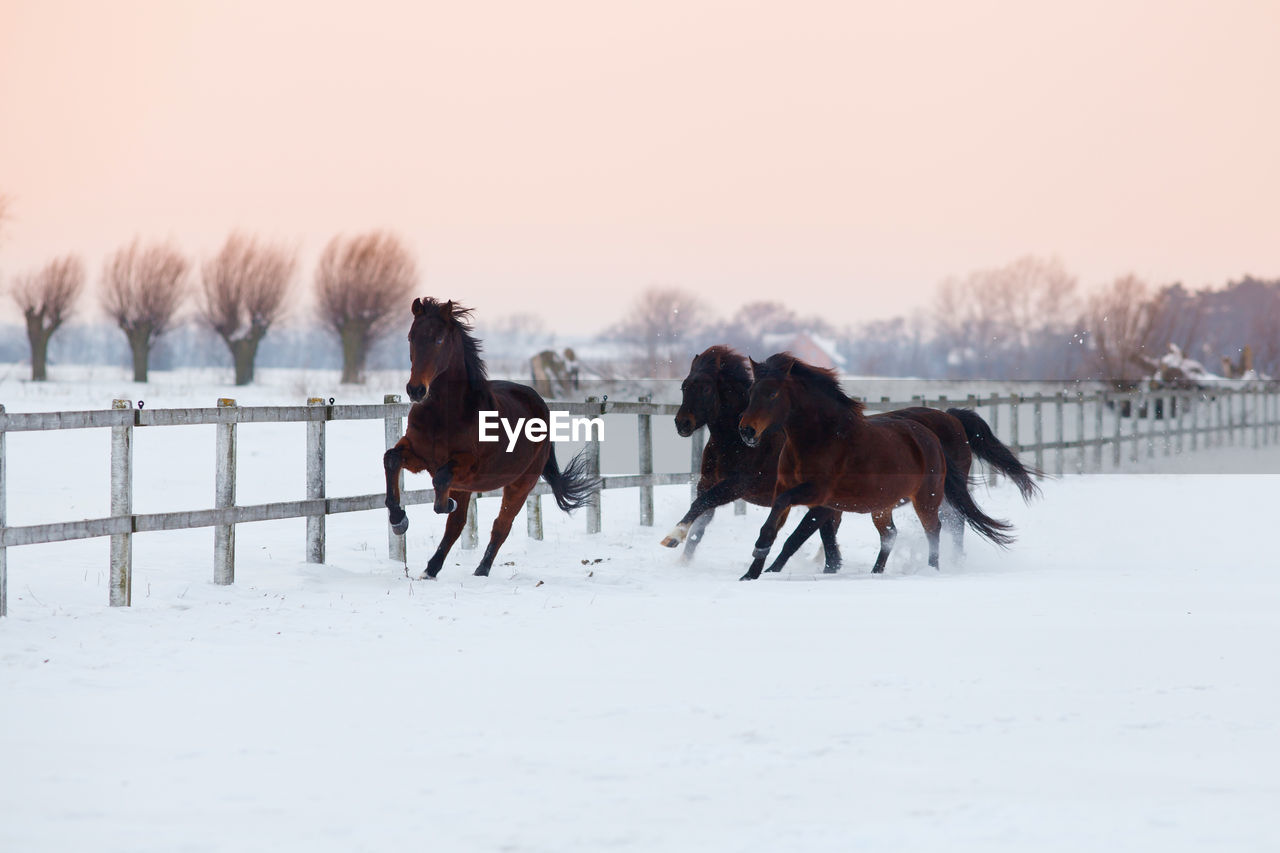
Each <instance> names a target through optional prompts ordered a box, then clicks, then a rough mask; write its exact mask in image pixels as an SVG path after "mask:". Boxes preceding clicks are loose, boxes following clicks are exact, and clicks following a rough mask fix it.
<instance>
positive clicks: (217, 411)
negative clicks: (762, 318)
mask: <svg viewBox="0 0 1280 853" xmlns="http://www.w3.org/2000/svg"><path fill="white" fill-rule="evenodd" d="M548 403H549V405H550V406H551V408H553V409H557V410H562V411H567V412H569V413H570V414H571V415H579V416H583V415H585V416H589V417H594V416H598V415H603V414H606V413H607V414H610V415H634V416H635V417H636V418H637V419H638V425H637V426H638V428H637V435H638V437H639V441H638V447H637V454H638V456H637V465H638V473H636V474H627V475H616V476H605V477H603V478H602V488H603V489H627V488H635V489H638V491H639V497H640V501H639V504H640V506H639V523H640V524H641V525H644V526H652V525H653V523H654V513H653V489H654V487H656V486H664V485H676V484H681V483H688V484H690V491H691V493H692V492H693V491H694V487H695V484H696V472H697V471H698V468H699V463H700V460H701V458H702V448H703V442H704V435H705V430H699V431H698V432H696V433H695V434H694V436H693V440H692V442H691V446H690V468H689V471H687V472H682V473H654V471H653V426H652V418H653V417H654V416H655V415H657V416H667V417H670V416H672V415H674V414H675V413H676V411H677V410H678V408H679V407H678V406H676V405H673V404H664V403H654V402H651V401H648V400H640V401H636V402H616V401H609V400H607V398H606V399H605V400H604V401H601V400H597V399H595V398H588V399H587V400H586V401H585V402H566V401H548ZM866 403H867V408H868V409H869V410H871V411H888V410H891V409H897V408H904V407H906V406H919V405H927V406H933V407H936V408H944V409H945V408H948V407H949V406H955V405H959V406H964V407H967V408H972V409H975V410H976V411H978V412H979V413H980V414H981V415H982V416H983V417H984V418H986V420H987V421H988V423H990V424H991V426H992V428H993V430H995V432H996V434H997V435H999V436H1000V437H1001V440H1003V441H1004V442H1005V443H1006V444H1008V445H1009V446H1010V447H1011V448H1012V449H1013V450H1014V452H1016V453H1018V454H1019V455H1024V456H1025V455H1030V456H1031V457H1032V459H1031V460H1030V461H1033V462H1034V464H1035V466H1036V467H1037V468H1039V469H1041V470H1043V471H1046V472H1047V473H1051V474H1058V475H1061V474H1063V473H1064V472H1066V471H1067V470H1071V471H1074V472H1079V473H1083V472H1086V471H1101V470H1105V469H1106V465H1105V464H1104V463H1105V462H1106V453H1105V449H1106V448H1109V449H1110V454H1109V455H1110V467H1111V469H1112V470H1119V469H1120V468H1121V466H1122V463H1123V461H1124V460H1125V458H1126V457H1127V458H1128V459H1129V460H1130V461H1134V462H1136V461H1138V460H1139V459H1141V458H1142V457H1144V456H1145V457H1147V458H1152V457H1155V456H1156V455H1157V453H1160V454H1162V455H1165V456H1169V455H1171V454H1173V453H1175V452H1178V453H1180V452H1183V451H1186V450H1198V449H1202V448H1207V447H1210V446H1221V445H1224V444H1228V445H1229V444H1238V445H1240V446H1245V445H1246V444H1249V445H1251V446H1252V447H1254V448H1258V447H1261V446H1263V445H1267V444H1272V443H1275V442H1277V441H1280V393H1278V389H1277V387H1276V386H1275V384H1268V385H1267V386H1265V387H1263V386H1259V387H1257V388H1249V389H1220V390H1212V391H1202V390H1194V391H1191V390H1187V391H1171V390H1159V391H1132V392H1127V393H1112V392H1103V391H1100V392H1096V393H1090V394H1084V393H1078V394H1068V393H1059V394H1054V395H1046V394H1034V395H1025V396H1024V395H1018V394H1005V395H991V396H988V397H981V398H979V397H975V396H969V397H966V398H963V399H948V398H946V397H938V398H929V399H926V398H922V397H914V398H912V399H911V400H898V401H894V400H890V399H888V398H881V399H880V400H879V401H866ZM408 411H409V405H408V404H406V403H403V402H401V401H400V398H399V397H398V396H389V397H387V398H386V401H385V402H384V403H383V404H382V405H377V404H369V405H335V404H334V402H333V400H332V399H329V400H324V399H320V398H312V399H310V400H308V402H307V405H305V406H253V407H239V406H236V405H235V401H233V400H226V399H224V400H219V401H218V405H217V406H216V407H212V408H193V409H140V408H135V407H134V406H133V404H132V403H131V402H130V401H128V400H117V401H115V402H114V404H113V408H111V409H108V410H96V411H82V412H39V413H12V414H9V413H5V411H4V407H3V406H0V616H3V615H4V614H5V613H6V612H7V549H8V548H9V547H10V546H15V545H33V544H38V543H44V542H65V541H70V540H74V539H86V538H94V537H102V536H108V537H110V539H111V547H110V583H109V601H110V604H111V605H112V606H125V605H128V604H129V603H130V599H131V583H132V565H133V557H132V536H133V534H135V533H145V532H148V531H153V530H182V529H188V528H197V527H212V528H214V557H213V563H214V565H213V580H214V583H218V584H229V583H232V582H233V581H234V580H235V526H236V525H237V524H242V523H245V522H252V521H267V520H273V519H286V518H306V520H307V524H306V555H307V560H308V561H310V562H314V563H322V562H324V559H325V518H326V517H327V516H329V515H334V514H337V513H344V512H359V511H362V510H379V511H382V510H384V508H385V507H384V498H385V495H384V494H383V493H382V492H377V493H374V494H366V495H352V496H344V497H330V496H328V495H326V494H325V424H327V423H328V422H330V421H346V420H382V421H384V423H385V437H386V445H387V447H390V446H391V445H392V444H394V443H395V441H397V440H398V439H399V438H400V436H401V435H402V434H403V423H404V421H403V419H404V417H405V416H406V415H407V414H408ZM1046 414H1048V415H1049V416H1048V417H1046ZM254 423H305V424H306V433H307V451H306V459H307V470H306V498H305V499H303V500H296V501H281V502H276V503H266V504H252V505H239V504H237V503H236V431H237V428H238V427H239V425H240V424H254ZM1126 423H1127V424H1128V427H1127V428H1126V427H1125V424H1126ZM196 424H213V425H215V426H216V440H215V469H216V476H215V500H214V507H213V508H212V509H205V510H192V511H181V512H163V513H144V514H138V513H134V512H133V437H134V430H135V429H138V428H143V427H162V426H179V425H181V426H187V425H196ZM1046 424H1048V425H1050V435H1049V437H1047V438H1046V435H1045V433H1046ZM1144 425H1145V426H1144ZM1108 427H1109V428H1108ZM92 428H104V429H109V430H111V506H110V512H111V514H110V515H109V516H107V517H105V518H93V519H85V520H82V521H64V522H56V523H52V524H37V525H28V526H20V527H9V526H8V525H7V521H6V519H7V516H6V507H7V503H8V496H7V491H6V490H7V483H6V468H7V466H6V462H5V447H6V444H5V436H6V435H7V434H8V433H11V432H31V431H51V430H64V429H92ZM1090 428H1092V429H1091V430H1090ZM1028 429H1029V430H1030V432H1031V440H1030V441H1027V440H1025V439H1026V435H1025V433H1026V431H1027V430H1028ZM1126 448H1127V450H1128V453H1127V454H1126V452H1125V451H1126ZM587 450H588V459H589V462H590V466H591V470H592V472H593V473H594V474H599V471H600V441H599V439H598V438H592V439H591V440H590V441H588V443H587ZM1050 453H1052V454H1053V456H1052V465H1049V466H1048V467H1046V461H1048V459H1049V454H1050ZM1068 456H1070V459H1069V458H1068ZM401 478H402V482H401V494H402V498H401V500H402V503H403V504H404V505H406V506H408V505H411V504H424V503H431V502H432V501H433V499H434V493H433V491H432V490H431V489H416V490H404V488H403V474H402V475H401ZM548 493H550V488H549V487H548V486H547V484H546V483H544V482H539V483H538V485H537V487H536V488H535V489H534V492H533V493H532V494H531V495H530V496H529V499H528V503H527V504H526V517H527V524H528V532H529V535H530V536H531V537H533V538H535V539H541V538H542V503H541V500H542V496H543V495H545V494H548ZM498 494H501V492H493V493H490V495H498ZM475 507H476V501H472V503H471V510H470V514H469V516H468V519H467V527H466V530H465V532H464V534H463V536H462V540H461V542H460V547H462V548H475V547H476V546H477V543H478V532H477V524H476V515H475ZM736 511H737V512H738V513H743V512H745V505H744V504H742V503H741V502H739V503H738V504H737V506H736ZM586 527H587V532H588V533H598V532H599V531H600V529H601V508H600V501H599V499H598V497H597V499H596V500H595V501H593V502H592V503H591V504H590V505H589V506H588V508H587V511H586ZM387 531H388V533H387V535H388V554H389V555H390V557H391V558H392V559H395V560H400V561H402V562H403V561H404V560H405V559H406V553H405V543H404V537H402V536H397V535H396V534H395V533H393V532H392V531H391V529H390V526H388V528H387Z"/></svg>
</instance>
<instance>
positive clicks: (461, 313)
mask: <svg viewBox="0 0 1280 853" xmlns="http://www.w3.org/2000/svg"><path fill="white" fill-rule="evenodd" d="M428 312H430V313H431V314H434V315H435V316H437V317H439V318H440V319H441V320H443V321H444V324H445V326H449V327H453V328H456V329H457V331H458V334H459V335H460V336H461V337H462V364H463V367H464V368H465V369H466V372H467V385H468V387H470V388H471V390H473V391H482V390H484V389H485V388H486V387H487V386H488V382H489V369H488V368H487V367H485V364H484V360H483V359H481V358H480V350H481V342H480V341H478V340H476V338H474V337H472V335H471V330H472V313H473V309H471V308H464V307H463V306H461V305H459V304H458V303H456V302H453V301H452V300H450V301H449V302H440V301H439V300H437V299H435V298H434V297H431V296H427V297H424V298H423V299H422V313H423V314H427V313H428Z"/></svg>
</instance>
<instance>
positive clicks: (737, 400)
mask: <svg viewBox="0 0 1280 853" xmlns="http://www.w3.org/2000/svg"><path fill="white" fill-rule="evenodd" d="M750 385H751V374H750V373H749V371H748V369H747V359H746V357H745V356H743V355H740V354H739V353H737V352H735V351H734V350H732V349H731V348H729V347H726V346H713V347H710V348H709V349H707V350H706V351H704V352H702V353H701V354H699V355H697V356H695V357H694V359H693V362H692V364H691V365H690V369H689V375H688V376H687V377H686V378H685V380H684V383H683V384H682V385H681V386H680V390H681V394H682V399H681V404H680V410H679V411H678V412H677V413H676V417H675V424H676V432H677V433H679V434H680V435H681V436H685V437H687V436H689V435H692V434H693V431H694V430H696V429H699V428H701V427H702V426H704V425H705V426H706V427H707V431H708V434H709V435H708V438H707V444H706V448H705V449H704V450H703V454H702V466H701V478H700V480H699V483H698V497H697V498H696V499H695V500H694V502H693V503H692V504H691V505H690V507H689V511H688V512H687V513H685V515H684V517H683V518H681V519H680V522H679V523H678V524H677V525H676V527H675V528H674V529H673V530H672V531H671V533H669V534H668V535H667V536H666V538H664V539H663V540H662V544H663V545H665V546H667V547H669V548H675V547H677V546H679V544H680V542H681V541H682V540H684V541H685V548H684V555H683V556H684V559H686V560H689V559H692V557H693V554H694V552H695V550H696V548H697V546H698V543H699V542H700V541H701V538H702V535H703V533H704V531H705V530H706V527H707V525H708V524H709V523H710V522H711V520H712V517H713V516H714V515H715V510H716V508H717V507H719V506H723V505H724V504H726V503H728V502H730V501H732V500H737V499H739V498H741V499H743V500H746V501H748V502H750V503H753V504H757V505H759V506H771V505H772V503H773V492H774V484H775V483H776V482H777V467H778V463H777V460H778V454H779V453H780V452H781V449H782V443H783V436H782V433H781V430H772V431H770V432H769V433H768V434H767V435H766V436H763V437H762V438H761V442H760V443H759V444H758V445H757V446H756V447H754V448H752V447H748V446H747V445H745V444H744V443H743V442H742V439H741V438H740V437H739V435H738V422H739V420H740V418H741V416H742V412H743V411H744V410H745V409H746V406H747V398H748V392H749V389H750ZM892 418H906V419H908V420H914V421H917V422H919V423H920V424H922V425H924V426H925V427H927V428H929V429H930V430H932V431H933V432H934V434H936V435H937V436H938V440H939V441H940V442H941V444H942V451H943V455H944V456H946V457H947V461H948V464H949V465H954V466H956V467H958V468H959V469H960V471H961V473H962V474H963V475H964V476H965V477H966V478H967V477H968V476H969V469H970V467H971V466H972V461H973V457H975V456H976V457H977V458H979V459H982V460H983V461H985V462H987V463H988V464H989V465H991V466H992V467H994V468H996V469H997V470H999V471H1001V472H1002V473H1004V474H1005V475H1006V476H1008V477H1010V478H1011V479H1012V480H1014V482H1015V483H1016V484H1017V485H1018V487H1019V489H1020V490H1021V491H1022V493H1023V497H1024V498H1026V499H1030V497H1031V496H1032V495H1034V493H1035V492H1036V491H1037V488H1036V486H1035V484H1034V482H1032V480H1031V474H1032V473H1034V469H1027V468H1026V467H1025V466H1023V465H1022V463H1021V462H1020V461H1019V460H1018V458H1017V457H1016V456H1015V455H1013V453H1012V452H1011V451H1010V450H1009V449H1008V448H1007V447H1006V446H1005V445H1004V444H1002V443H1001V442H1000V440H999V439H997V438H996V437H995V435H994V433H992V431H991V427H990V426H989V425H988V424H987V422H986V421H984V420H983V419H982V418H981V417H980V416H979V415H977V414H976V413H974V412H972V411H970V410H968V409H948V410H947V411H945V412H943V411H940V410H938V409H930V408H927V407H924V406H915V407H911V408H907V409H899V410H896V411H892V412H885V413H883V414H878V415H872V416H871V420H884V419H892ZM839 518H840V516H839V515H837V516H836V517H835V519H834V523H835V524H837V525H838V523H839ZM784 523H785V520H784ZM942 523H943V527H944V529H947V530H949V531H950V535H951V538H952V540H953V541H954V542H955V544H956V546H957V549H958V550H962V549H963V531H964V520H963V518H962V517H961V516H960V515H959V513H956V512H954V511H951V510H950V506H949V505H948V504H945V503H944V505H943V511H942ZM818 530H819V532H820V533H821V534H822V536H823V551H824V555H825V557H826V565H825V567H824V570H825V571H826V572H834V571H836V570H838V568H839V565H840V555H839V550H838V546H837V545H836V543H835V537H834V533H835V530H834V529H831V530H829V529H828V527H827V526H826V525H822V526H820V527H819V528H818ZM801 544H803V541H802V540H799V539H797V538H796V537H795V536H794V535H793V536H792V537H791V538H789V539H788V540H787V542H786V544H785V545H784V546H783V550H782V552H781V553H780V554H779V556H778V558H777V559H776V560H774V562H773V564H772V565H770V566H769V568H768V569H766V571H770V572H775V571H779V570H781V568H782V566H783V565H784V564H785V563H786V561H787V560H788V559H789V558H790V557H791V555H792V554H793V553H795V551H796V550H798V549H799V547H800V545H801Z"/></svg>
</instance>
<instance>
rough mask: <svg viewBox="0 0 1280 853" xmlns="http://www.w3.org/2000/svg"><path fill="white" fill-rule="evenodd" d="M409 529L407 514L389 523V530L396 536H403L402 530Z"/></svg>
mask: <svg viewBox="0 0 1280 853" xmlns="http://www.w3.org/2000/svg"><path fill="white" fill-rule="evenodd" d="M408 529H409V516H407V515H406V516H405V517H404V518H402V519H400V520H399V521H397V522H395V523H393V524H392V525H391V532H392V533H394V534H395V535H397V536H403V535H404V532H405V531H406V530H408Z"/></svg>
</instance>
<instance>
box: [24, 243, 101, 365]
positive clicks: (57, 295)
mask: <svg viewBox="0 0 1280 853" xmlns="http://www.w3.org/2000/svg"><path fill="white" fill-rule="evenodd" d="M83 289H84V262H83V261H81V260H80V258H79V257H78V256H76V255H65V256H63V257H61V258H56V259H54V260H52V261H50V262H49V263H48V264H46V265H45V266H44V268H42V269H41V270H40V271H38V272H34V273H30V274H29V275H25V276H21V277H20V278H18V280H17V281H16V282H14V286H13V298H14V301H15V302H17V303H18V307H19V308H21V309H22V315H23V317H24V318H26V321H27V340H28V341H29V342H30V343H31V378H32V379H33V380H34V381H37V382H42V381H44V380H45V379H48V373H47V365H48V358H49V338H51V337H53V333H54V332H56V331H58V327H59V326H61V325H62V324H63V322H64V321H65V320H66V319H67V317H68V316H69V315H70V314H71V308H72V306H74V305H75V303H76V300H77V299H79V298H80V293H81V291H82V290H83Z"/></svg>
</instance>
